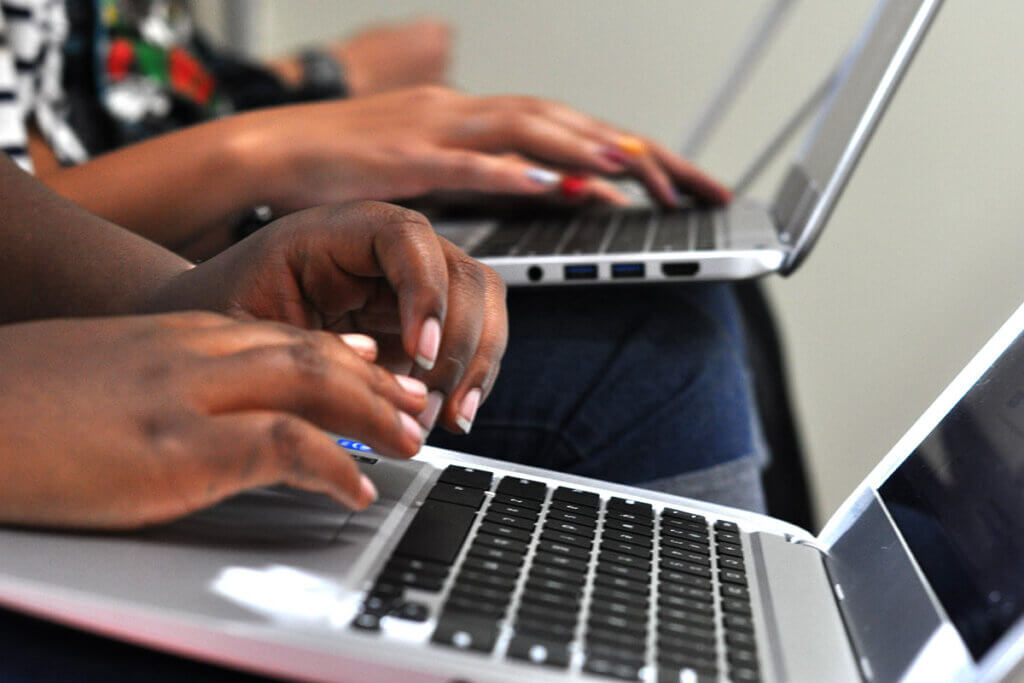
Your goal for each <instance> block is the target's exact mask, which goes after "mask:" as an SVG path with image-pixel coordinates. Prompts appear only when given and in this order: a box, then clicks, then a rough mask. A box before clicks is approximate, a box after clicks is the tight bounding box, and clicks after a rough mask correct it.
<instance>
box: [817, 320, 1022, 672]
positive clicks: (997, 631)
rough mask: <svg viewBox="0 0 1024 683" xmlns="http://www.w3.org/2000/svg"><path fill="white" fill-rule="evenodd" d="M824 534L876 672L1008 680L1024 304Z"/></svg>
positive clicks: (1016, 650) (1018, 604)
mask: <svg viewBox="0 0 1024 683" xmlns="http://www.w3.org/2000/svg"><path fill="white" fill-rule="evenodd" d="M819 540H820V541H822V542H823V543H824V545H825V546H826V548H827V560H826V565H827V567H828V568H829V573H830V575H831V577H832V579H833V581H835V582H836V583H837V584H839V585H840V586H841V589H840V593H841V594H842V596H843V599H842V600H841V603H840V604H841V608H842V610H843V613H844V616H845V618H846V621H847V627H848V629H849V632H850V636H851V639H852V640H853V642H854V643H855V646H856V648H857V650H858V653H859V655H860V657H861V659H862V668H863V669H864V670H865V675H866V676H868V673H869V672H871V673H873V674H874V676H875V677H876V678H878V679H882V680H889V679H892V678H895V677H898V676H901V675H908V674H907V672H913V673H915V674H916V675H919V676H922V677H924V678H927V677H929V676H931V675H933V674H935V675H940V676H939V677H941V678H942V679H944V680H946V679H948V680H953V679H956V678H957V677H958V676H959V677H962V678H963V679H965V680H966V679H969V680H977V679H984V680H997V679H1000V678H1002V677H1003V676H1005V675H1006V674H1007V673H1008V672H1009V671H1011V670H1012V669H1013V668H1014V667H1015V666H1020V665H1021V662H1022V660H1024V306H1021V307H1020V308H1019V309H1018V310H1017V311H1016V312H1015V313H1014V314H1013V316H1012V317H1011V318H1010V319H1009V321H1007V323H1006V324H1004V325H1003V327H1002V328H1000V330H999V331H998V332H997V333H996V335H995V336H994V337H993V338H992V339H991V340H990V341H989V342H988V344H986V345H985V347H984V348H983V349H982V350H981V352H979V353H978V355H977V356H975V358H974V359H973V360H972V361H971V363H970V364H968V366H967V367H966V368H965V369H964V370H963V371H962V372H961V373H960V375H959V376H958V377H957V378H956V379H955V380H954V381H953V383H952V384H950V386H949V387H948V388H947V389H946V390H945V391H944V392H943V393H942V395H941V396H940V397H939V398H938V399H937V400H936V401H935V403H934V404H933V405H932V406H931V407H930V408H929V409H928V410H927V411H926V412H925V414H924V415H923V416H922V417H921V418H920V419H919V420H918V421H917V422H916V423H915V424H914V426H913V427H912V428H911V429H910V430H909V431H908V432H907V434H906V435H905V436H904V437H903V438H902V439H901V440H900V441H899V442H898V443H897V444H896V446H895V447H894V448H893V449H892V451H890V453H889V454H888V455H887V456H886V458H885V459H884V460H883V461H882V462H881V463H880V464H879V465H878V467H877V468H875V470H874V471H873V472H872V473H871V474H870V475H869V476H868V477H867V479H866V480H865V481H864V482H863V483H862V484H861V486H860V487H859V489H858V491H857V492H856V493H855V494H854V495H853V496H851V498H850V499H849V500H847V501H846V503H844V505H843V507H841V508H840V510H839V511H838V512H837V513H836V514H835V515H834V516H833V518H832V519H831V520H829V522H828V524H827V525H826V527H825V529H824V530H823V531H822V534H821V535H820V536H819ZM868 677H869V678H870V676H868Z"/></svg>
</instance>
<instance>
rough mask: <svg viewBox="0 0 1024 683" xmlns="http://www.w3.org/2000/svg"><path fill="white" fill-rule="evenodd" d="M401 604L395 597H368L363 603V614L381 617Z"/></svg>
mask: <svg viewBox="0 0 1024 683" xmlns="http://www.w3.org/2000/svg"><path fill="white" fill-rule="evenodd" d="M401 604H402V600H401V599H399V598H397V597H395V596H384V595H369V596H367V597H366V600H364V601H363V612H366V613H367V614H375V615H377V616H378V617H382V616H384V615H385V614H387V613H388V612H390V611H391V610H392V609H394V608H395V607H396V606H397V605H401Z"/></svg>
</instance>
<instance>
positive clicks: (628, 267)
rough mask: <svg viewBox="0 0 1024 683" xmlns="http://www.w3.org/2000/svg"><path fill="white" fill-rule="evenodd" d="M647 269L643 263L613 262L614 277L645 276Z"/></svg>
mask: <svg viewBox="0 0 1024 683" xmlns="http://www.w3.org/2000/svg"><path fill="white" fill-rule="evenodd" d="M645 274H646V269H645V268H644V264H642V263H613V264H612V277H643V276H644V275H645Z"/></svg>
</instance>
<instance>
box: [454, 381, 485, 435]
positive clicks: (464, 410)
mask: <svg viewBox="0 0 1024 683" xmlns="http://www.w3.org/2000/svg"><path fill="white" fill-rule="evenodd" d="M479 407H480V390H479V389H470V390H469V391H468V392H466V396H465V397H464V398H463V399H462V405H461V406H459V414H458V415H457V416H456V417H455V424H457V425H459V429H461V430H462V431H463V432H464V433H466V434H469V430H470V429H472V428H473V420H474V419H475V418H476V411H477V408H479Z"/></svg>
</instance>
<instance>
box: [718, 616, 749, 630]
mask: <svg viewBox="0 0 1024 683" xmlns="http://www.w3.org/2000/svg"><path fill="white" fill-rule="evenodd" d="M723 623H724V624H725V629H726V630H727V631H744V632H746V633H753V632H754V620H753V619H751V618H750V617H744V616H741V615H739V614H726V615H725V618H724V619H723Z"/></svg>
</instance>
